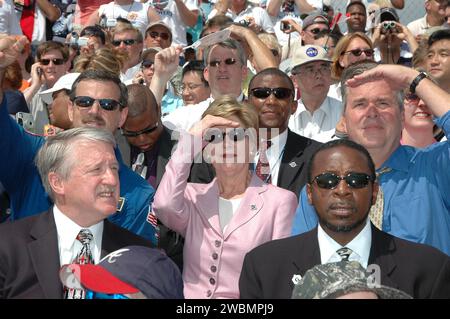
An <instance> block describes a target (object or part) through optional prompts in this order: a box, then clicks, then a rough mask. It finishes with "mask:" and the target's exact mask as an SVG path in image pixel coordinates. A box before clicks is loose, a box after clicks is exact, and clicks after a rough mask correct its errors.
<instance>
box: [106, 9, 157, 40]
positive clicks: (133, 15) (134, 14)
mask: <svg viewBox="0 0 450 319" xmlns="http://www.w3.org/2000/svg"><path fill="white" fill-rule="evenodd" d="M147 11H148V7H147V6H146V5H144V4H142V3H140V2H136V1H134V2H132V3H131V4H126V5H118V4H115V3H114V2H110V3H108V4H102V5H101V6H100V7H99V8H98V16H99V17H101V16H102V15H103V14H104V15H105V16H106V18H107V19H117V18H119V17H120V18H124V19H127V20H129V21H130V22H131V24H132V25H133V27H135V28H137V29H139V30H140V31H141V33H142V35H144V34H145V29H147V26H148V24H149V22H150V21H148V16H147Z"/></svg>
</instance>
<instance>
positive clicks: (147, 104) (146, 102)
mask: <svg viewBox="0 0 450 319" xmlns="http://www.w3.org/2000/svg"><path fill="white" fill-rule="evenodd" d="M127 89H128V116H127V117H128V118H133V117H136V116H139V115H141V114H142V113H144V112H145V111H147V110H150V111H152V112H155V114H156V115H157V116H159V106H158V102H156V99H155V96H154V95H153V92H152V91H151V90H149V89H148V87H146V86H145V85H142V84H130V85H128V86H127Z"/></svg>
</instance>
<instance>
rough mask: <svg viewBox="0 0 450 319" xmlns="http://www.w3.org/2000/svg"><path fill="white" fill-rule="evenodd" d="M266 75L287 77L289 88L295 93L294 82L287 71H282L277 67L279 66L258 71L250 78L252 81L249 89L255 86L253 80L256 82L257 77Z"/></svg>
mask: <svg viewBox="0 0 450 319" xmlns="http://www.w3.org/2000/svg"><path fill="white" fill-rule="evenodd" d="M265 75H273V76H277V77H280V78H282V79H285V80H286V82H287V83H288V86H289V88H290V89H291V90H292V93H294V84H293V83H292V80H291V78H290V77H289V76H288V75H287V74H286V73H284V72H283V71H281V70H280V69H277V68H268V69H264V70H262V71H260V72H258V73H257V74H256V75H255V76H253V78H252V79H251V80H250V83H249V84H248V88H249V90H250V89H252V88H253V82H255V80H256V79H257V78H260V77H262V76H265ZM292 98H294V96H292Z"/></svg>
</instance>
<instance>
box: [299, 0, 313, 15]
mask: <svg viewBox="0 0 450 319" xmlns="http://www.w3.org/2000/svg"><path fill="white" fill-rule="evenodd" d="M295 4H296V5H297V7H298V8H299V10H300V12H301V13H308V12H311V11H313V10H315V8H314V7H313V6H312V5H310V4H309V3H308V2H307V1H306V0H295Z"/></svg>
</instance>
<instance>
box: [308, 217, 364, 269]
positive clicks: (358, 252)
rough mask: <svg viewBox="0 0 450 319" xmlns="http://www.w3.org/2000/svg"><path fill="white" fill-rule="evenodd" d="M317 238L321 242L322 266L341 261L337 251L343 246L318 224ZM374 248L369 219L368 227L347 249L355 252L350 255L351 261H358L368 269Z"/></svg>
mask: <svg viewBox="0 0 450 319" xmlns="http://www.w3.org/2000/svg"><path fill="white" fill-rule="evenodd" d="M317 238H318V240H319V248H320V258H321V262H322V264H326V263H330V262H337V261H340V260H341V257H339V255H338V254H337V253H336V251H337V250H338V249H340V248H342V247H343V246H341V245H340V244H339V243H337V242H336V241H335V240H334V239H333V238H331V237H330V236H329V235H328V234H327V233H326V232H325V231H324V230H323V228H322V226H320V224H318V227H317ZM371 246H372V229H371V226H370V220H369V218H367V220H366V225H365V226H364V228H363V229H362V230H361V231H360V233H359V234H358V235H357V236H356V237H355V238H353V240H352V241H351V242H349V243H348V244H347V245H346V246H345V247H348V248H350V249H351V250H352V251H353V252H352V254H351V255H350V258H349V260H356V261H358V262H359V263H360V264H361V265H362V266H363V267H364V268H367V265H368V262H369V255H370V248H371Z"/></svg>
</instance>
